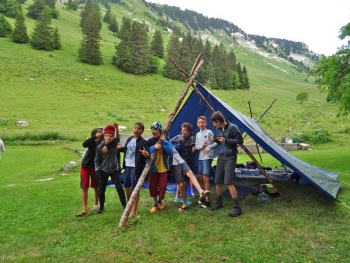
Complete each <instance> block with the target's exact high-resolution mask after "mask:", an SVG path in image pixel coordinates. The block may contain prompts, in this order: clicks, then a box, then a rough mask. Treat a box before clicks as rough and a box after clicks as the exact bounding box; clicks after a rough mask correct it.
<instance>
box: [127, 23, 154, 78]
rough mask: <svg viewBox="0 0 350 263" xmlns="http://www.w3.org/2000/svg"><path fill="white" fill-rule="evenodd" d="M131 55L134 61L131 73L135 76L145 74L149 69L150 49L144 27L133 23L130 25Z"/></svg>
mask: <svg viewBox="0 0 350 263" xmlns="http://www.w3.org/2000/svg"><path fill="white" fill-rule="evenodd" d="M131 41H132V54H133V58H134V61H135V67H134V70H133V73H134V74H136V75H139V74H145V73H147V72H148V71H149V69H150V59H151V57H150V55H151V54H150V48H149V44H148V35H147V30H146V25H145V24H141V23H139V22H137V21H134V23H133V24H132V35H131Z"/></svg>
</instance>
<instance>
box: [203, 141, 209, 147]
mask: <svg viewBox="0 0 350 263" xmlns="http://www.w3.org/2000/svg"><path fill="white" fill-rule="evenodd" d="M207 145H208V140H205V141H204V142H203V145H202V147H203V148H205V147H206V146H207Z"/></svg>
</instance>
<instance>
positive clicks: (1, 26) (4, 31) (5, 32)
mask: <svg viewBox="0 0 350 263" xmlns="http://www.w3.org/2000/svg"><path fill="white" fill-rule="evenodd" d="M11 33H12V26H11V24H10V23H9V21H7V20H6V18H5V16H4V15H3V14H1V15H0V37H7V36H9V35H11Z"/></svg>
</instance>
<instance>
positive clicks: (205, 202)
mask: <svg viewBox="0 0 350 263" xmlns="http://www.w3.org/2000/svg"><path fill="white" fill-rule="evenodd" d="M209 207H211V203H210V202H207V201H204V202H203V203H202V204H201V205H200V206H199V208H204V209H208V208H209Z"/></svg>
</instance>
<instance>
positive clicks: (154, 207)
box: [149, 205, 158, 214]
mask: <svg viewBox="0 0 350 263" xmlns="http://www.w3.org/2000/svg"><path fill="white" fill-rule="evenodd" d="M157 210H158V206H155V205H154V206H152V208H151V210H149V211H150V212H151V213H152V214H153V213H155V212H157Z"/></svg>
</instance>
